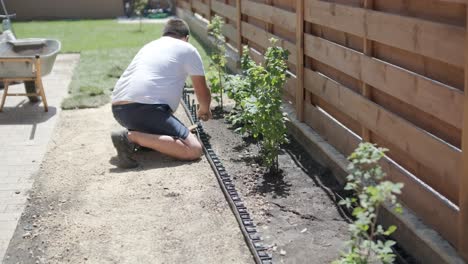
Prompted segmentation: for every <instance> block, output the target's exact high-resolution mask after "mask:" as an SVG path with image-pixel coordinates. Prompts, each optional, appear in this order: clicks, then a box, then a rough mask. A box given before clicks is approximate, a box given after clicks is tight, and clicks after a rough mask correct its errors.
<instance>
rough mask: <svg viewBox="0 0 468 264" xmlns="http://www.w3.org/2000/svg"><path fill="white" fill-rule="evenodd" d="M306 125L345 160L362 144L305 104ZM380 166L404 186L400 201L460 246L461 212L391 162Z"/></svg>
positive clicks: (390, 177) (329, 118)
mask: <svg viewBox="0 0 468 264" xmlns="http://www.w3.org/2000/svg"><path fill="white" fill-rule="evenodd" d="M304 106H305V110H304V115H305V120H304V121H305V122H306V124H308V125H309V126H310V127H311V128H312V129H314V130H315V131H317V132H318V133H319V134H320V135H321V136H322V137H323V138H324V139H325V140H326V141H327V142H328V143H329V144H330V145H332V146H333V147H335V148H336V149H337V150H338V151H339V152H340V153H343V154H344V155H345V156H348V155H349V154H351V153H352V152H353V151H354V149H355V148H356V147H357V146H358V144H359V143H360V142H361V140H360V138H359V137H358V136H357V135H355V134H353V133H351V131H349V130H348V129H347V128H345V127H343V126H342V125H340V124H339V123H337V122H336V121H335V120H333V119H332V118H331V117H330V116H329V115H327V114H325V113H324V112H322V111H321V110H319V109H318V108H316V107H314V106H312V105H311V104H308V103H307V102H304ZM380 165H381V166H382V168H383V170H384V171H385V172H386V173H387V175H388V179H389V180H392V181H394V182H401V183H403V184H404V188H403V192H402V194H401V195H400V199H401V200H402V201H403V203H404V204H405V205H406V206H408V207H409V208H410V209H411V210H413V211H414V212H415V213H416V214H418V216H419V217H421V218H422V219H423V222H425V223H427V224H429V225H431V226H432V227H434V229H435V230H437V231H438V232H439V233H440V234H441V235H442V236H443V237H444V238H445V239H447V240H448V241H450V242H451V243H456V239H457V228H456V225H454V224H453V223H456V222H457V217H458V212H457V209H456V208H455V207H454V206H453V205H449V204H448V203H447V202H446V201H444V199H443V198H442V197H440V196H439V195H437V194H436V193H434V192H433V191H432V190H431V189H428V188H427V187H426V186H425V185H424V184H422V183H421V182H419V181H418V179H417V178H414V177H413V176H412V175H411V174H409V173H408V172H406V171H404V170H402V169H401V168H399V167H398V165H396V164H395V163H393V162H392V161H391V160H390V159H388V158H386V157H385V158H384V159H382V160H381V162H380Z"/></svg>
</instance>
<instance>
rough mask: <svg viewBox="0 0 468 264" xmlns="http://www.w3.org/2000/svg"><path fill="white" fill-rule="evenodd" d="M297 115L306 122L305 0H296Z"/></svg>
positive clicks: (301, 120)
mask: <svg viewBox="0 0 468 264" xmlns="http://www.w3.org/2000/svg"><path fill="white" fill-rule="evenodd" d="M296 54H297V60H296V82H297V83H296V116H297V119H298V120H299V121H300V122H304V0H296Z"/></svg>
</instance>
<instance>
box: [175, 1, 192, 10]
mask: <svg viewBox="0 0 468 264" xmlns="http://www.w3.org/2000/svg"><path fill="white" fill-rule="evenodd" d="M177 5H178V6H180V7H182V8H183V9H186V10H190V3H189V2H185V1H177Z"/></svg>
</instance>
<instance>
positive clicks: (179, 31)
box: [163, 18, 190, 38]
mask: <svg viewBox="0 0 468 264" xmlns="http://www.w3.org/2000/svg"><path fill="white" fill-rule="evenodd" d="M188 35H190V29H189V26H188V24H187V22H185V21H184V20H182V19H180V18H171V19H169V21H167V23H166V25H165V26H164V30H163V36H173V37H176V38H184V37H187V36H188Z"/></svg>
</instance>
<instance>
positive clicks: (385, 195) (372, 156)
mask: <svg viewBox="0 0 468 264" xmlns="http://www.w3.org/2000/svg"><path fill="white" fill-rule="evenodd" d="M385 151H386V150H385V149H382V148H377V147H376V146H374V145H373V144H371V143H361V144H360V145H359V147H358V148H357V149H356V150H355V151H354V152H353V153H352V154H351V156H350V157H349V160H350V164H349V166H348V170H349V171H350V174H349V175H348V177H347V180H348V183H347V185H346V187H345V189H346V190H350V191H353V192H354V193H355V196H354V197H351V198H346V199H344V200H342V201H341V202H340V204H341V205H344V206H346V207H347V208H348V209H352V210H353V211H352V215H353V217H354V218H355V220H354V222H353V223H352V224H350V226H349V231H350V232H351V239H350V240H349V241H348V247H349V249H348V251H347V252H346V253H344V254H343V256H342V258H341V259H339V260H337V261H335V262H334V264H367V263H376V262H377V263H378V262H382V263H393V262H394V260H395V255H394V254H393V251H392V249H391V247H392V246H393V245H395V242H394V241H392V240H385V241H383V240H381V239H380V238H386V237H388V236H390V235H391V234H392V233H393V232H395V230H396V227H395V226H390V227H389V228H388V229H384V228H383V227H382V226H381V225H378V224H377V217H378V215H379V211H380V209H381V207H382V205H384V204H385V203H386V204H389V205H390V206H392V207H394V208H396V209H395V210H396V211H397V212H401V206H400V205H399V204H398V203H397V197H396V195H398V194H400V193H401V189H402V188H403V184H402V183H393V182H390V181H383V179H384V177H385V173H384V172H383V170H382V168H381V167H380V166H379V165H378V162H379V160H380V159H381V158H382V157H383V156H384V153H385Z"/></svg>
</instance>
